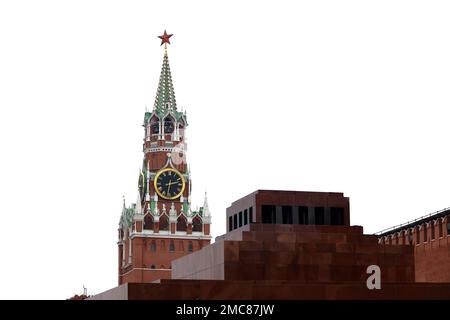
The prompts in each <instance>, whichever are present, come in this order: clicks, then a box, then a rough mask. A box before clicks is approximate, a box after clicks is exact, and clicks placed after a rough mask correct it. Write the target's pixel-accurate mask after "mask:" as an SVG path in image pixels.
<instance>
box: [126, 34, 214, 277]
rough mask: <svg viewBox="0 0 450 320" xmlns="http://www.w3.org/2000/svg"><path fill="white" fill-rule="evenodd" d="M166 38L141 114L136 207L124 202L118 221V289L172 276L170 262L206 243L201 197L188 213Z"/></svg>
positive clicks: (181, 125) (180, 119)
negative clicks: (148, 104) (147, 107)
mask: <svg viewBox="0 0 450 320" xmlns="http://www.w3.org/2000/svg"><path fill="white" fill-rule="evenodd" d="M171 36H172V35H171V34H167V33H166V31H164V34H163V35H162V36H160V37H159V38H160V39H161V45H164V57H163V63H162V69H161V75H160V78H159V83H158V88H157V91H156V98H155V103H154V106H153V110H152V111H151V112H147V111H146V112H145V116H144V124H143V127H144V132H145V135H144V141H143V153H144V156H143V161H142V169H141V170H140V172H139V178H138V183H137V187H138V192H137V200H136V203H135V204H134V203H133V204H131V206H128V207H127V206H126V204H125V200H124V203H123V209H122V215H121V217H120V222H119V241H118V249H119V270H118V271H119V285H120V284H123V283H127V282H151V281H154V280H158V279H167V278H170V275H171V262H172V260H174V259H177V258H179V257H182V256H184V255H186V254H189V253H191V252H193V251H197V250H199V249H201V248H202V247H203V246H205V245H208V244H209V243H210V240H211V235H210V224H211V215H210V212H209V209H208V202H207V199H206V194H205V200H204V204H203V206H202V207H200V208H199V209H198V210H196V211H192V210H191V190H192V180H191V175H190V172H189V168H188V165H187V162H186V127H187V125H188V122H187V117H186V112H185V111H184V112H181V111H178V109H177V103H176V100H175V91H174V87H173V83H172V75H171V72H170V66H169V57H168V54H167V44H170V40H169V39H170V37H171Z"/></svg>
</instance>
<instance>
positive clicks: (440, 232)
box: [438, 219, 444, 238]
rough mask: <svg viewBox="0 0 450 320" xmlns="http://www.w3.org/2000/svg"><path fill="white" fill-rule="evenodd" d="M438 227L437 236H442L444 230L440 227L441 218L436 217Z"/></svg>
mask: <svg viewBox="0 0 450 320" xmlns="http://www.w3.org/2000/svg"><path fill="white" fill-rule="evenodd" d="M438 229H439V231H438V232H439V238H442V236H443V234H444V232H443V231H444V230H443V229H442V219H438Z"/></svg>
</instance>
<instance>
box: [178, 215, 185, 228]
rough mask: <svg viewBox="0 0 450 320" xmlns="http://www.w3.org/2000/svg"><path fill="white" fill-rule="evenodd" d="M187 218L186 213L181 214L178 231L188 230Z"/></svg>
mask: <svg viewBox="0 0 450 320" xmlns="http://www.w3.org/2000/svg"><path fill="white" fill-rule="evenodd" d="M186 226H187V220H186V217H185V216H184V215H182V214H181V215H180V216H179V217H178V219H177V231H186Z"/></svg>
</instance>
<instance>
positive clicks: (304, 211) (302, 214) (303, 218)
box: [298, 206, 308, 224]
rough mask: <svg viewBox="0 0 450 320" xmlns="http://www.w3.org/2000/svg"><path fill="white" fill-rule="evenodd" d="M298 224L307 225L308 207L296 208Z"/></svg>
mask: <svg viewBox="0 0 450 320" xmlns="http://www.w3.org/2000/svg"><path fill="white" fill-rule="evenodd" d="M298 223H299V224H308V207H303V206H302V207H298Z"/></svg>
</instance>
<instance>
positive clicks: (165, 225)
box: [159, 215, 169, 231]
mask: <svg viewBox="0 0 450 320" xmlns="http://www.w3.org/2000/svg"><path fill="white" fill-rule="evenodd" d="M159 230H163V231H168V230H169V219H168V218H167V216H166V215H162V216H161V217H159Z"/></svg>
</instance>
